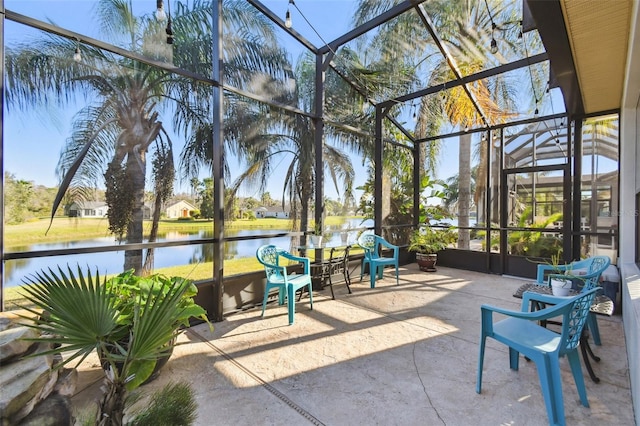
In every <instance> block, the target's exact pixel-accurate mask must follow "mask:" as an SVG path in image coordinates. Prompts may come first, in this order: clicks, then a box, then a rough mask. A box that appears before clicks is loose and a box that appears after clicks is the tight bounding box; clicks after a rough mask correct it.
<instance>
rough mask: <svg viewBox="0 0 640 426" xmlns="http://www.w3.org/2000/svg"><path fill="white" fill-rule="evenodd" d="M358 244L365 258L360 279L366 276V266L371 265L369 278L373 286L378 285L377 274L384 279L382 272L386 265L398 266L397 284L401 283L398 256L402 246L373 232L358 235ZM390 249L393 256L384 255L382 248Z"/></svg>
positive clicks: (361, 265) (361, 266)
mask: <svg viewBox="0 0 640 426" xmlns="http://www.w3.org/2000/svg"><path fill="white" fill-rule="evenodd" d="M358 245H359V246H360V247H362V249H363V250H364V258H363V259H362V263H361V264H360V281H362V277H363V276H364V268H365V266H366V265H367V264H368V265H369V279H370V284H371V288H375V286H376V276H377V277H378V278H379V279H382V273H383V272H384V267H385V266H395V268H396V285H400V281H399V279H398V256H399V254H400V248H399V247H398V246H395V245H393V244H391V243H390V242H388V241H387V240H385V239H384V238H382V237H380V236H378V235H375V234H371V233H366V234H361V235H360V236H359V237H358ZM383 248H385V249H390V250H391V251H392V256H391V257H389V256H382V254H381V249H383Z"/></svg>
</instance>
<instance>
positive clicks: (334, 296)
mask: <svg viewBox="0 0 640 426" xmlns="http://www.w3.org/2000/svg"><path fill="white" fill-rule="evenodd" d="M329 289H330V290H331V298H332V299H333V300H336V295H335V294H334V293H333V280H332V279H331V274H329Z"/></svg>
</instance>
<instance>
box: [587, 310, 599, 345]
mask: <svg viewBox="0 0 640 426" xmlns="http://www.w3.org/2000/svg"><path fill="white" fill-rule="evenodd" d="M587 327H589V331H590V332H591V335H592V336H593V343H594V344H595V345H596V346H601V345H602V342H601V341H600V329H598V321H597V320H596V314H594V313H593V312H589V314H588V315H587Z"/></svg>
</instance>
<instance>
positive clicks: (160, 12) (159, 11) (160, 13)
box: [156, 0, 167, 22]
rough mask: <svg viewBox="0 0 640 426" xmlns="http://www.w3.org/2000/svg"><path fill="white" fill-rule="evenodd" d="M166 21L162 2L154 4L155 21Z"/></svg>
mask: <svg viewBox="0 0 640 426" xmlns="http://www.w3.org/2000/svg"><path fill="white" fill-rule="evenodd" d="M165 19H167V14H166V13H165V12H164V4H163V2H162V0H157V2H156V20H157V21H158V22H164V20H165Z"/></svg>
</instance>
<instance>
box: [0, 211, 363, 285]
mask: <svg viewBox="0 0 640 426" xmlns="http://www.w3.org/2000/svg"><path fill="white" fill-rule="evenodd" d="M361 222H362V220H361V219H350V220H348V221H345V223H344V224H341V225H339V226H333V227H328V228H327V229H328V231H327V234H328V239H325V243H326V244H328V245H340V244H345V243H346V242H347V241H348V242H349V243H351V244H352V243H354V242H355V240H356V238H357V232H358V231H357V230H355V228H357V227H361V226H368V223H365V225H362V224H361ZM285 232H288V231H287V230H285V229H268V230H258V229H251V230H229V231H227V232H226V237H228V238H230V237H246V236H251V235H258V234H262V233H265V234H277V233H285ZM345 235H346V236H345ZM212 236H213V230H210V229H207V230H189V231H185V232H178V231H169V232H166V233H165V234H164V235H160V236H159V237H158V241H179V240H189V239H199V238H211V237H212ZM109 244H113V238H112V237H104V238H95V239H91V240H82V241H67V242H59V243H54V244H33V245H24V246H20V247H12V251H14V252H16V251H38V250H56V249H62V248H78V249H81V248H85V247H99V246H104V245H109ZM264 244H274V245H277V246H280V247H283V248H290V247H291V237H279V236H278V237H265V238H260V239H252V240H244V241H228V242H226V243H225V245H224V259H226V260H230V259H238V258H243V257H252V256H255V254H256V250H257V249H258V247H260V246H262V245H264ZM123 253H124V252H123V251H115V252H105V253H78V254H73V255H70V256H49V257H39V258H33V259H18V260H10V261H6V262H5V264H4V286H5V287H13V286H17V285H20V284H22V280H23V278H24V277H25V276H28V275H30V274H33V273H35V272H38V271H40V270H41V269H48V268H52V269H57V267H58V265H62V266H63V267H65V265H67V264H69V265H72V268H75V265H81V267H83V268H84V267H85V266H87V265H90V266H91V267H92V268H94V267H97V268H98V270H99V272H100V274H116V273H119V272H121V271H122V267H123V264H124V256H123ZM212 261H213V244H194V245H185V246H178V247H164V248H159V249H156V250H155V254H154V265H155V268H164V267H168V266H176V265H188V264H198V263H203V262H212Z"/></svg>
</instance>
